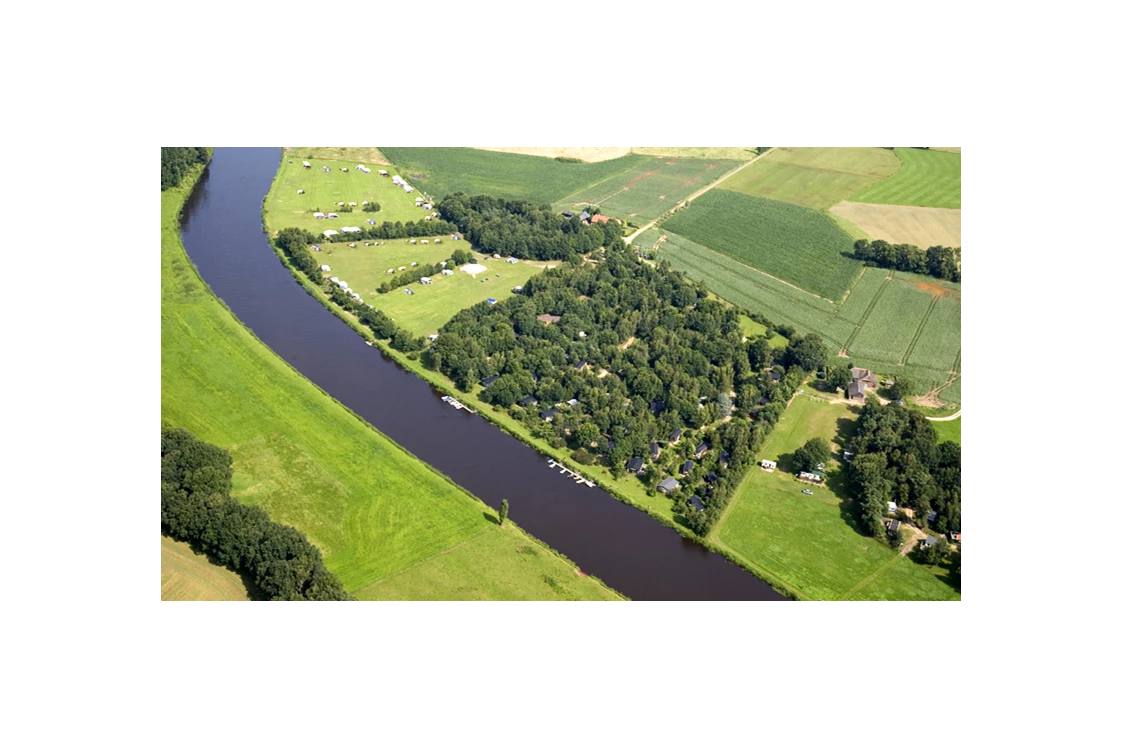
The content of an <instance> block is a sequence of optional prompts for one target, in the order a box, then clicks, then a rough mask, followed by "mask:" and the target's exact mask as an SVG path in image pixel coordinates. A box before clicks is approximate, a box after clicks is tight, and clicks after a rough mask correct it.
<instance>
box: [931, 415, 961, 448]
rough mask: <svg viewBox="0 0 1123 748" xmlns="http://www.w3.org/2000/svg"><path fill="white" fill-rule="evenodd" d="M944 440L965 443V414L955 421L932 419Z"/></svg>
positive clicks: (934, 426)
mask: <svg viewBox="0 0 1123 748" xmlns="http://www.w3.org/2000/svg"><path fill="white" fill-rule="evenodd" d="M930 423H931V424H932V428H934V429H936V433H937V434H938V435H939V437H940V441H942V442H956V443H958V444H962V443H963V416H960V417H959V418H956V419H955V420H954V421H930Z"/></svg>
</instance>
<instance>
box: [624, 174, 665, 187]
mask: <svg viewBox="0 0 1123 748" xmlns="http://www.w3.org/2000/svg"><path fill="white" fill-rule="evenodd" d="M658 172H659V169H652V170H651V171H645V172H644V173H643V174H640V175H639V176H638V177H636V178H635V179H633V180H632V181H630V182H628V183H627V184H626V185H624V189H625V190H630V189H631V188H632V187H635V186H636V185H637V184H639V183H640V182H642V181H643V180H645V179H649V178H650V177H651V176H652V175H653V174H657V173H658Z"/></svg>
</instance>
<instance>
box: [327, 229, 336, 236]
mask: <svg viewBox="0 0 1123 748" xmlns="http://www.w3.org/2000/svg"><path fill="white" fill-rule="evenodd" d="M338 233H339V232H338V231H336V230H335V229H328V230H327V231H325V232H324V236H335V235H336V234H338Z"/></svg>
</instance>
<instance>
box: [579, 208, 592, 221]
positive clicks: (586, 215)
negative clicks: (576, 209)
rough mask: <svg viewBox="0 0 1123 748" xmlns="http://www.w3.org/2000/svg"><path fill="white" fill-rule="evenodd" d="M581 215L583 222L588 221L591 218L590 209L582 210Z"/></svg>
mask: <svg viewBox="0 0 1123 748" xmlns="http://www.w3.org/2000/svg"><path fill="white" fill-rule="evenodd" d="M579 217H580V218H581V223H588V222H589V218H590V215H589V211H587V210H583V211H581V215H580V216H579Z"/></svg>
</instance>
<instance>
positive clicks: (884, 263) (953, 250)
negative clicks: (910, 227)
mask: <svg viewBox="0 0 1123 748" xmlns="http://www.w3.org/2000/svg"><path fill="white" fill-rule="evenodd" d="M854 257H856V258H857V259H859V260H861V261H862V262H865V263H868V264H874V265H877V266H878V267H883V268H889V269H890V270H902V271H904V272H906V273H921V274H923V275H931V276H932V277H933V278H941V279H943V280H949V281H953V282H955V283H959V282H960V248H959V247H944V246H940V245H936V246H934V247H929V248H928V250H927V251H925V250H923V249H921V248H920V247H917V246H916V245H914V244H890V243H889V242H887V241H884V240H882V239H875V240H874V241H872V242H871V241H869V240H868V239H859V240H858V241H856V242H854Z"/></svg>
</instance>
